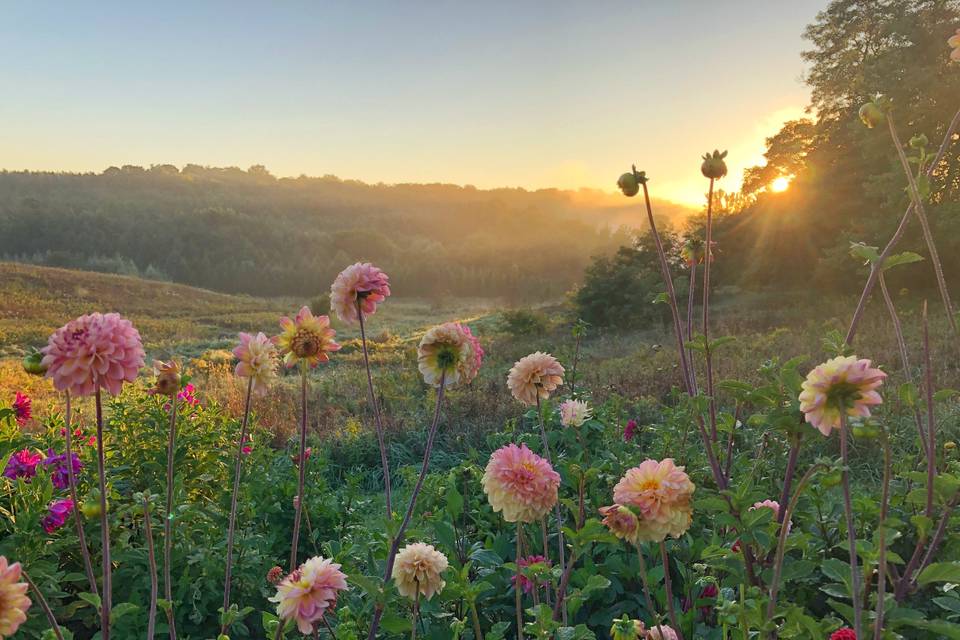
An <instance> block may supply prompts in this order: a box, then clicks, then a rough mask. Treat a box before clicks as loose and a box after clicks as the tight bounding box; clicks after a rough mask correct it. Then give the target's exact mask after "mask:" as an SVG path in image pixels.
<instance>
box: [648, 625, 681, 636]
mask: <svg viewBox="0 0 960 640" xmlns="http://www.w3.org/2000/svg"><path fill="white" fill-rule="evenodd" d="M661 631H663V634H661V633H660V632H661ZM646 640H680V636H678V635H677V632H676V631H674V630H673V627H669V626H667V625H665V624H661V625H657V626H653V627H650V628H649V629H647V635H646Z"/></svg>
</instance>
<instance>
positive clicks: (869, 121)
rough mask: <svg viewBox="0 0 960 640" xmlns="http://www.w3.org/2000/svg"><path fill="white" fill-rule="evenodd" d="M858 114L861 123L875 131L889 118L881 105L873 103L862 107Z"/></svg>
mask: <svg viewBox="0 0 960 640" xmlns="http://www.w3.org/2000/svg"><path fill="white" fill-rule="evenodd" d="M858 113H859V115H860V121H861V122H863V124H865V125H866V126H867V129H873V128H874V127H875V126H877V125H878V124H882V123H883V121H884V120H885V119H886V117H887V115H886V114H885V113H884V112H883V109H882V108H881V107H880V105H879V104H877V103H876V102H872V101H871V102H868V103H866V104H865V105H863V106H862V107H860V111H859V112H858Z"/></svg>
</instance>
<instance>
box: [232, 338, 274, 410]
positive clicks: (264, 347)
mask: <svg viewBox="0 0 960 640" xmlns="http://www.w3.org/2000/svg"><path fill="white" fill-rule="evenodd" d="M233 355H234V357H235V358H236V359H237V360H239V362H237V367H236V369H234V373H236V375H237V377H238V378H250V380H252V382H253V386H252V387H251V388H252V390H253V392H254V393H255V394H257V395H263V394H264V393H266V391H267V389H269V388H270V385H271V384H272V383H273V382H274V381H275V380H276V379H277V348H276V346H274V344H273V342H272V341H271V340H270V338H268V337H267V336H266V335H264V333H263V332H262V331H261V332H260V333H258V334H257V335H255V336H254V335H250V334H249V333H241V334H240V344H239V345H237V346H236V347H235V348H234V350H233Z"/></svg>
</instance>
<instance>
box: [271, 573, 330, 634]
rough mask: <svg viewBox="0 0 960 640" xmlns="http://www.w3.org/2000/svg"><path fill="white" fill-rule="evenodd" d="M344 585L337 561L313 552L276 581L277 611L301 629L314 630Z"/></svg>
mask: <svg viewBox="0 0 960 640" xmlns="http://www.w3.org/2000/svg"><path fill="white" fill-rule="evenodd" d="M346 588H347V576H346V575H344V574H343V572H342V571H340V565H339V564H334V563H333V562H332V561H331V560H328V559H325V558H322V557H320V556H316V557H314V558H310V559H309V560H307V561H306V562H304V563H303V564H302V565H300V567H299V568H298V569H297V570H296V571H294V572H293V573H291V574H290V575H288V576H287V577H286V578H284V579H283V580H282V581H281V582H280V584H279V585H277V595H275V596H274V597H273V598H270V600H271V602H276V603H277V615H278V616H280V618H281V619H282V620H294V621H295V622H296V623H297V629H299V630H300V633H303V634H305V635H306V634H311V633H313V629H314V626H315V625H316V624H317V623H318V622H320V619H321V618H323V616H324V614H326V612H327V611H329V610H330V609H331V608H333V607H334V606H335V605H336V603H337V594H338V593H339V592H340V591H342V590H344V589H346Z"/></svg>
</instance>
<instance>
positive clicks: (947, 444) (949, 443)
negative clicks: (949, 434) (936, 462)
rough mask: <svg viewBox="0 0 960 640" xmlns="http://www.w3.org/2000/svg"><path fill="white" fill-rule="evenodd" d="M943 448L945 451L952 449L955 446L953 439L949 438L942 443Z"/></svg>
mask: <svg viewBox="0 0 960 640" xmlns="http://www.w3.org/2000/svg"><path fill="white" fill-rule="evenodd" d="M943 448H944V450H945V451H953V450H954V449H956V448H957V443H956V442H954V441H953V440H949V441H947V442H944V443H943Z"/></svg>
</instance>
